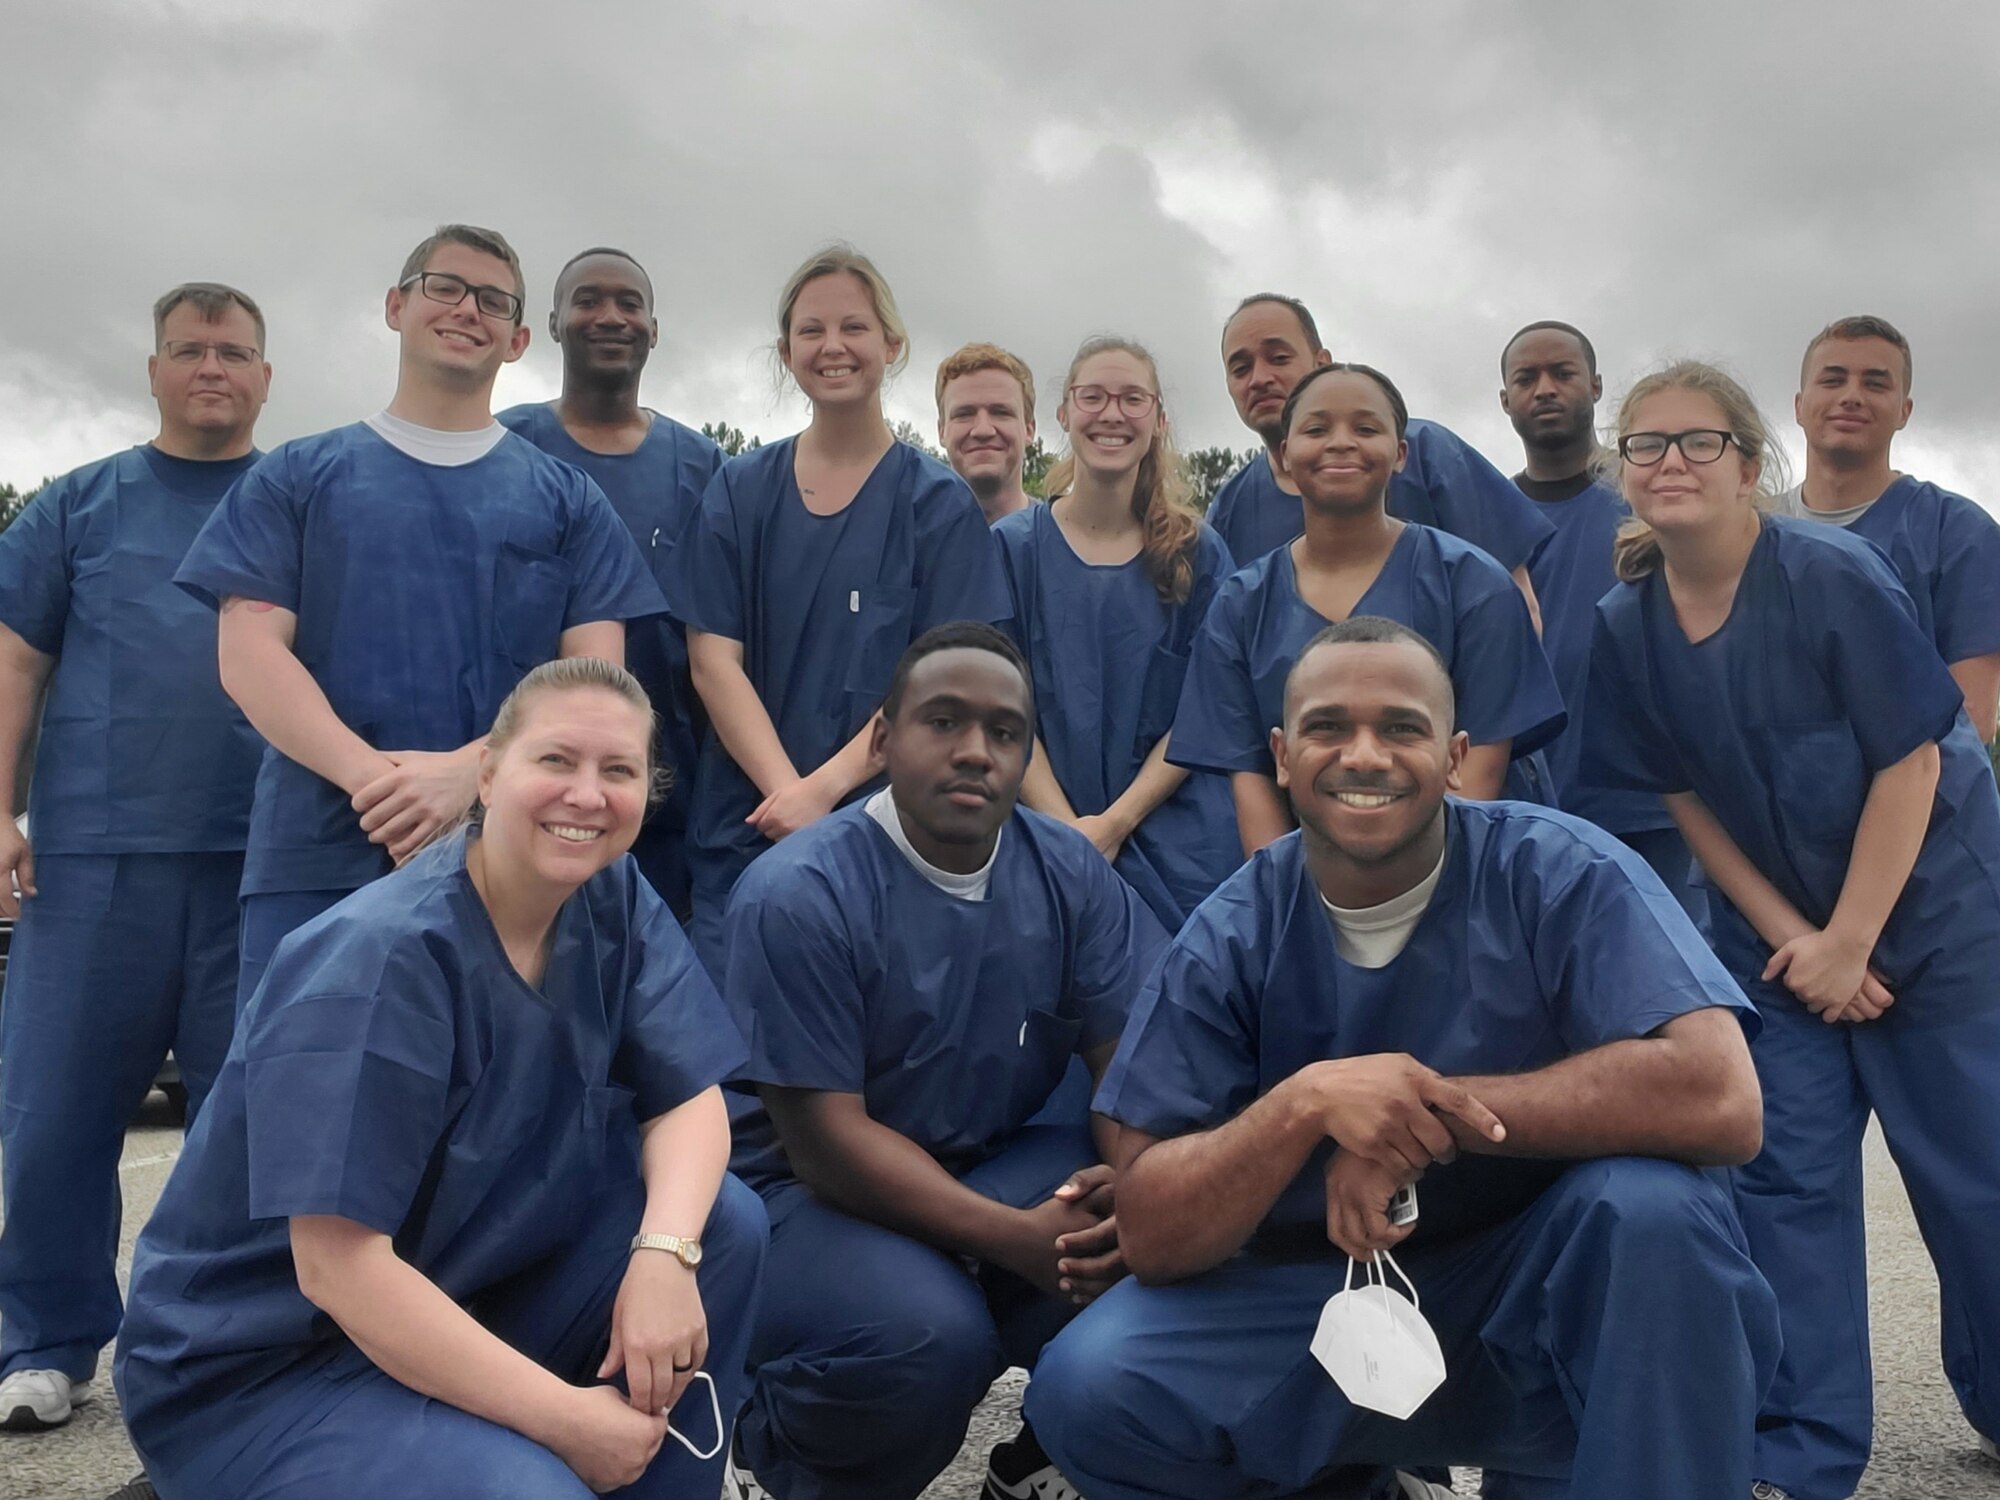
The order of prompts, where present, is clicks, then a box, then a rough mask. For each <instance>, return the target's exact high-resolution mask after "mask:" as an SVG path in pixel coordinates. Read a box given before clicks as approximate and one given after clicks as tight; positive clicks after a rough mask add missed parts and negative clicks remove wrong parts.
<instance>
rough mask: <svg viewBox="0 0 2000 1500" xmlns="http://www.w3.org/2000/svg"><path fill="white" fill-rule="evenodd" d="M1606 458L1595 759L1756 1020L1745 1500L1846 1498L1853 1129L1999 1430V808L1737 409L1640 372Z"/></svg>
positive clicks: (1956, 726) (1862, 1438) (1925, 656)
mask: <svg viewBox="0 0 2000 1500" xmlns="http://www.w3.org/2000/svg"><path fill="white" fill-rule="evenodd" d="M1618 451H1619V456H1620V459H1621V466H1620V471H1619V477H1620V482H1621V486H1622V488H1623V490H1624V494H1625V499H1626V501H1627V503H1628V504H1630V506H1631V507H1632V510H1633V512H1634V515H1635V520H1634V521H1633V522H1632V523H1630V524H1629V525H1628V526H1627V528H1626V529H1625V531H1624V532H1623V533H1622V534H1621V536H1620V538H1619V542H1618V546H1617V551H1616V557H1615V565H1616V568H1617V572H1618V576H1619V577H1620V578H1621V579H1623V580H1624V582H1622V583H1621V584H1620V585H1619V586H1618V587H1616V588H1614V589H1613V590H1612V591H1611V592H1610V593H1609V594H1607V595H1605V597H1604V599H1603V600H1602V601H1601V602H1600V603H1599V604H1598V606H1597V626H1596V632H1595V635H1594V638H1593V641H1592V646H1591V664H1590V665H1591V673H1590V689H1589V703H1590V712H1589V713H1588V714H1587V715H1586V716H1585V720H1584V732H1585V742H1584V763H1585V766H1586V768H1587V770H1588V772H1589V774H1590V777H1591V779H1592V780H1593V781H1594V782H1595V783H1597V784H1599V785H1606V786H1621V787H1627V788H1630V789H1632V790H1636V791H1647V792H1654V793H1657V794H1659V795H1661V796H1662V797H1664V798H1665V801H1666V805H1667V810H1668V811H1669V812H1670V813H1672V814H1673V817H1674V820H1675V822H1676V823H1678V824H1679V825H1680V828H1681V832H1682V833H1683V834H1684V835H1685V836H1686V838H1687V841H1688V846H1689V847H1690V848H1691V849H1692V850H1693V851H1694V854H1695V857H1696V859H1698V860H1699V861H1700V862H1701V866H1702V868H1703V870H1704V871H1705V872H1706V873H1707V875H1708V879H1709V882H1710V884H1711V885H1712V886H1713V887H1714V891H1715V893H1716V899H1714V900H1712V901H1711V905H1710V911H1711V922H1712V925H1713V933H1712V938H1713V941H1714V944H1715V947H1716V951H1717V953H1718V955H1719V956H1720V957H1721V958H1722V960H1723V962H1724V963H1725V964H1726V965H1728V967H1729V969H1730V972H1731V973H1732V974H1733V975H1734V976H1735V978H1736V980H1737V982H1738V983H1739V984H1741V985H1742V986H1743V988H1744V990H1745V992H1746V993H1747V994H1748V995H1749V996H1750V998H1751V999H1752V1000H1753V1001H1755V1002H1756V1005H1757V1009H1758V1011H1759V1012H1760V1013H1761V1015H1762V1017H1763V1027H1762V1031H1761V1032H1760V1034H1759V1035H1758V1036H1757V1037H1756V1039H1755V1042H1754V1045H1753V1047H1752V1055H1753V1057H1754V1058H1755V1060H1756V1063H1757V1071H1758V1073H1759V1075H1760V1077H1761V1079H1762V1082H1763V1085H1764V1148H1763V1151H1762V1153H1761V1154H1760V1155H1759V1156H1758V1157H1757V1158H1756V1160H1754V1161H1753V1162H1751V1163H1750V1165H1748V1166H1747V1167H1742V1168H1739V1169H1738V1170H1737V1172H1736V1199H1737V1207H1738V1210H1739V1212H1740V1213H1741V1215H1742V1219H1743V1227H1744V1229H1745V1231H1746V1233H1747V1234H1748V1236H1749V1242H1750V1250H1751V1253H1752V1255H1753V1256H1754V1257H1755V1258H1756V1260H1757V1262H1758V1264H1759V1266H1760V1267H1761V1269H1762V1270H1763V1272H1764V1274H1765V1276H1766V1277H1767V1278H1768V1279H1769V1280H1770V1283H1771V1285H1772V1287H1773V1289H1774V1290H1775V1291H1776V1292H1777V1294H1778V1307H1779V1315H1780V1318H1781V1321H1782V1326H1783V1332H1784V1345H1785V1348H1784V1357H1783V1359H1782V1360H1781V1362H1780V1364H1779V1366H1778V1376H1777V1380H1776V1382H1775V1383H1774V1384H1773V1386H1772V1388H1771V1392H1770V1395H1769V1397H1768V1398H1767V1400H1766V1403H1765V1408H1764V1412H1763V1414H1762V1415H1761V1416H1760V1417H1759V1419H1758V1423H1757V1454H1756V1456H1757V1468H1756V1476H1757V1479H1758V1481H1759V1483H1758V1486H1757V1489H1756V1493H1757V1494H1759V1495H1762V1494H1766V1493H1774V1494H1781V1495H1790V1496H1796V1497H1800V1500H1805V1497H1812V1500H1819V1497H1827V1500H1835V1497H1839V1496H1843V1495H1850V1494H1852V1493H1853V1492H1854V1488H1855V1485H1856V1483H1857V1482H1858V1481H1859V1480H1860V1477H1861V1473H1862V1470H1863V1468H1864V1467H1865V1466H1866V1464H1867V1461H1868V1449H1869V1441H1870V1435H1871V1434H1870V1410H1871V1397H1872V1389H1871V1382H1870V1372H1869V1358H1868V1328H1867V1318H1866V1310H1867V1306H1868V1289H1867V1258H1866V1252H1865V1249H1864V1244H1863V1223H1864V1207H1863V1202H1862V1192H1861V1187H1862V1174H1861V1139H1862V1133H1863V1131H1864V1130H1865V1129H1866V1127H1867V1123H1868V1116H1869V1114H1870V1113H1871V1112H1873V1113H1874V1114H1876V1115H1878V1116H1879V1117H1880V1119H1881V1122H1882V1131H1883V1134H1884V1135H1885V1136H1886V1137H1887V1138H1888V1142H1889V1149H1890V1152H1891V1153H1892V1154H1893V1155H1894V1157H1895V1159H1896V1164H1897V1166H1898V1167H1899V1168H1900V1169H1901V1171H1902V1175H1903V1183H1904V1185H1905V1186H1906V1187H1907V1188H1908V1189H1909V1193H1910V1198H1911V1201H1912V1202H1913V1204H1914V1205H1915V1207H1916V1212H1917V1219H1918V1221H1919V1222H1920V1223H1921V1224H1922V1225H1923V1229H1924V1241H1925V1244H1926V1245H1927V1246H1928V1248H1929V1250H1930V1253H1931V1258H1932V1260H1933V1262H1934V1263H1935V1265H1936V1267H1937V1272H1938V1279H1939V1281H1940V1283H1941V1286H1942V1292H1943V1302H1944V1308H1945V1315H1944V1320H1943V1321H1944V1364H1945V1371H1946V1374H1947V1375H1948V1376H1949V1378H1950V1380H1951V1382H1952V1385H1953V1387H1954V1388H1955V1390H1956V1391H1957V1394H1958V1398H1959V1401H1960V1403H1961V1405H1962V1406H1963V1407H1964V1409H1965V1411H1966V1414H1967V1416H1968V1417H1969V1418H1970V1419H1971V1421H1972V1424H1973V1426H1974V1427H1975V1428H1977V1429H1979V1431H1980V1432H1981V1433H1982V1434H1984V1435H1985V1436H1986V1437H1988V1438H1991V1437H1992V1436H1994V1435H1996V1434H2000V1257H1996V1256H1995V1255H1994V1253H1993V1247H1994V1246H1995V1245H1996V1244H2000V1158H1996V1156H1995V1154H1994V1151H1993V1142H1994V1141H1995V1140H2000V1093H1996V1092H1995V1090H1994V1087H1993V1079H1994V1078H1995V1077H1996V1076H2000V990H1996V987H1995V979H1994V976H1995V975H1996V974H2000V793H1996V790H1995V787H1994V781H1993V774H1992V771H1991V770H1990V768H1989V767H1988V764H1987V760H1986V755H1985V752H1984V749H1983V747H1982V746H1981V745H1980V744H1979V741H1978V737H1977V736H1976V735H1975V734H1974V732H1973V729H1972V725H1971V722H1970V720H1969V719H1967V717H1966V714H1965V709H1964V695H1963V693H1962V691H1961V690H1960V688H1959V686H1958V684H1957V683H1956V682H1955V681H1954V680H1953V678H1952V675H1951V672H1950V671H1949V670H1948V669H1947V668H1946V666H1945V664H1944V661H1943V660H1942V658H1940V657H1939V655H1938V653H1937V650H1936V648H1935V647H1934V646H1933V644H1932V642H1931V639H1930V637H1929V636H1928V635H1927V634H1926V633H1925V631H1924V630H1923V628H1922V626H1921V625H1920V624H1919V623H1918V618H1917V611H1916V608H1915V606H1914V605H1913V604H1912V603H1911V600H1910V597H1909V595H1908V594H1906V593H1905V592H1904V590H1903V587H1902V584H1901V583H1900V582H1899V581H1898V580H1897V577H1896V574H1895V572H1894V571H1893V570H1892V569H1891V567H1890V566H1889V563H1888V561H1887V560H1886V559H1885V558H1884V557H1883V556H1882V555H1881V554H1880V553H1878V552H1877V551H1876V550H1875V549H1874V548H1873V547H1872V546H1870V545H1869V544H1868V543H1866V542H1864V541H1860V540H1858V539H1857V538H1855V537H1852V536H1850V535H1848V534H1847V533H1845V532H1843V531H1840V530H1837V529H1836V528H1833V527H1830V526H1821V525H1819V524H1818V523H1816V522H1811V521H1796V520H1789V519H1785V518H1781V517H1777V516H1772V515H1768V514H1765V513H1764V510H1763V504H1764V502H1765V501H1767V500H1768V498H1769V496H1770V495H1771V494H1772V492H1773V490H1774V489H1775V488H1776V487H1778V486H1779V485H1780V484H1781V483H1782V481H1778V480H1775V479H1774V477H1773V476H1774V471H1775V469H1776V467H1777V464H1776V460H1777V455H1776V453H1775V452H1774V451H1773V448H1772V445H1771V442H1770V435H1769V431H1768V429H1767V427H1766V426H1765V423H1764V421H1763V419H1762V418H1761V417H1760V416H1759V415H1758V412H1757V408H1756V406H1755V404H1754V403H1753V402H1752V401H1751V399H1750V397H1749V395H1748V394H1747V393H1746V392H1745V391H1744V390H1743V388H1742V386H1740V385H1738V384H1737V383H1736V382H1735V381H1734V380H1732V379H1731V378H1730V377H1729V376H1728V375H1726V374H1724V373H1723V372H1721V371H1720V370H1717V369H1715V368H1713V367H1712V366H1708V365H1702V364H1695V363H1691V362H1690V363H1681V364H1676V365H1672V366H1669V367H1668V368H1666V369H1664V370H1661V371H1660V372H1658V373H1656V374H1653V375H1649V376H1647V377H1646V378H1645V379H1643V380H1641V381H1640V382H1639V383H1638V384H1637V385H1636V386H1634V387H1633V389H1632V392H1631V394H1630V395H1628V396H1627V397H1626V398H1625V402H1624V405H1623V407H1622V408H1621V410H1620V412H1619V418H1618ZM1639 978H1640V977H1639V976H1635V982H1638V981H1639Z"/></svg>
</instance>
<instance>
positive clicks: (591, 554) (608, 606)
mask: <svg viewBox="0 0 2000 1500" xmlns="http://www.w3.org/2000/svg"><path fill="white" fill-rule="evenodd" d="M571 472H572V473H574V474H575V476H576V478H577V480H578V481H580V482H579V484H578V485H577V487H576V489H574V490H573V491H572V494H571V505H570V521H569V525H568V526H567V527H566V528H565V530H564V533H563V560H564V562H566V563H567V564H568V565H569V569H568V571H569V598H568V600H567V601H566V603H565V604H564V607H563V629H565V630H568V629H569V628H570V627H572V626H575V625H586V624H589V623H591V622H592V621H596V620H641V619H645V618H647V617H648V616H650V615H658V614H664V613H665V612H666V608H667V602H666V600H665V599H663V598H661V597H660V589H659V585H658V584H656V583H654V582H653V574H652V571H651V570H650V569H649V568H647V566H646V560H645V558H644V557H643V556H642V555H641V554H640V552H639V547H638V544H637V543H636V542H634V541H633V540H632V533H631V531H630V530H629V529H628V528H627V527H626V525H625V523H624V522H623V521H621V520H619V519H618V512H617V511H616V510H614V509H612V506H611V502H610V501H609V500H607V499H605V497H604V491H603V490H601V489H599V488H598V487H597V481H596V480H594V479H591V478H590V477H588V476H587V475H585V474H584V473H583V472H582V471H581V470H572V471H571Z"/></svg>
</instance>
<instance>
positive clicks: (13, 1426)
mask: <svg viewBox="0 0 2000 1500" xmlns="http://www.w3.org/2000/svg"><path fill="white" fill-rule="evenodd" d="M89 1401H90V1382H89V1381H87V1380H85V1381H82V1382H80V1383H78V1384H76V1385H73V1386H71V1387H70V1392H69V1400H67V1401H64V1400H63V1399H62V1398H61V1397H55V1398H54V1399H52V1400H47V1401H32V1400H25V1399H23V1398H22V1397H20V1396H18V1395H15V1394H12V1393H10V1394H9V1395H8V1396H7V1397H6V1402H7V1405H6V1407H5V1408H4V1409H0V1432H48V1431H50V1430H51V1429H53V1428H57V1427H64V1426H67V1425H68V1424H69V1420H70V1418H71V1417H73V1416H75V1415H76V1409H77V1408H78V1407H79V1406H84V1405H87V1404H88V1403H89Z"/></svg>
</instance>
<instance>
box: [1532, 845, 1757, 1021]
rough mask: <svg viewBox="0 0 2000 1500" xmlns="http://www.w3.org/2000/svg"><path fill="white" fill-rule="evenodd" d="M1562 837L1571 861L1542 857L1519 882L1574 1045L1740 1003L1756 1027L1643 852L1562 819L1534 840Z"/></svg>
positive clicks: (1742, 1016) (1539, 966)
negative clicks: (1565, 825) (1574, 828)
mask: <svg viewBox="0 0 2000 1500" xmlns="http://www.w3.org/2000/svg"><path fill="white" fill-rule="evenodd" d="M1557 840H1561V841H1562V843H1563V844H1565V845H1568V846H1569V849H1568V854H1567V857H1565V858H1562V859H1561V864H1562V865H1567V866H1568V868H1567V869H1560V868H1558V869H1556V870H1554V871H1552V870H1551V868H1550V867H1551V866H1552V865H1555V864H1556V863H1557V862H1556V860H1555V859H1544V860H1539V861H1537V863H1538V864H1539V865H1540V866H1541V868H1540V870H1539V871H1538V872H1537V873H1536V874H1535V875H1531V876H1526V877H1521V878H1516V879H1515V880H1514V881H1513V885H1514V889H1515V890H1516V891H1517V892H1527V893H1531V895H1530V899H1532V900H1534V901H1535V903H1536V910H1535V911H1534V913H1533V914H1532V918H1531V921H1530V923H1529V932H1530V939H1531V942H1532V944H1533V948H1534V963H1535V969H1536V972H1537V975H1538V977H1539V979H1540V981H1541V985H1542V992H1543V993H1544V994H1546V995H1548V996H1550V997H1551V998H1552V1000H1553V1010H1554V1015H1555V1022H1556V1028H1557V1030H1558V1032H1559V1033H1560V1034H1561V1036H1562V1039H1563V1043H1564V1046H1565V1047H1566V1048H1567V1050H1568V1051H1570V1052H1571V1053H1576V1052H1582V1051H1584V1050H1586V1049H1588V1048H1591V1047H1601V1046H1603V1045H1605V1044H1606V1043H1608V1042H1617V1041H1626V1040H1629V1039H1631V1038H1634V1037H1642V1036H1645V1035H1647V1034H1648V1033H1650V1032H1652V1031H1654V1030H1656V1029H1658V1028H1659V1027H1661V1026H1664V1025H1665V1024H1666V1023H1667V1022H1669V1021H1671V1020H1674V1019H1675V1018H1676V1017H1679V1016H1684V1015H1687V1014H1689V1013H1691V1012H1693V1011H1697V1010H1708V1009H1712V1008H1715V1007H1721V1008H1723V1009H1726V1010H1730V1011H1733V1012H1735V1013H1736V1015H1737V1017H1738V1019H1739V1020H1740V1021H1741V1022H1742V1023H1743V1025H1744V1027H1745V1029H1746V1031H1747V1032H1748V1033H1749V1034H1750V1035H1751V1036H1753V1037H1754V1036H1755V1035H1756V1033H1757V1029H1758V1026H1759V1024H1760V1023H1759V1022H1758V1019H1757V1013H1756V1011H1755V1010H1754V1009H1753V1008H1752V1007H1751V1005H1750V1002H1749V1000H1748V999H1746V998H1745V997H1744V994H1743V991H1742V990H1741V989H1740V988H1739V987H1738V986H1737V984H1736V981H1735V980H1733V979H1731V978H1730V977H1729V971H1728V970H1727V969H1725V968H1724V967H1723V966H1722V963H1721V961H1720V960H1719V959H1717V958H1716V956H1715V954H1714V953H1713V951H1711V950H1710V948H1709V946H1708V943H1707V941H1706V940H1705V939H1704V938H1703V937H1702V935H1701V933H1700V932H1699V931H1697V930H1696V928H1695V926H1694V923H1693V922H1692V921H1691V920H1690V919H1689V917H1688V915H1687V913H1686V912H1685V911H1683V910H1682V909H1681V907H1680V904H1679V903H1678V902H1677V901H1676V900H1675V899H1674V898H1673V897H1672V896H1671V895H1669V894H1668V893H1667V888H1666V887H1665V886H1664V885H1662V884H1661V883H1660V878H1659V877H1658V876H1657V875H1655V874H1654V873H1653V871H1652V870H1651V869H1650V868H1649V867H1648V866H1647V865H1646V862H1645V861H1644V860H1643V859H1641V858H1640V857H1639V856H1638V855H1636V854H1634V853H1632V852H1631V851H1630V850H1628V849H1626V848H1624V846H1623V845H1619V844H1616V842H1615V841H1614V840H1613V839H1611V838H1610V837H1609V836H1608V835H1605V836H1602V837H1601V838H1600V839H1599V840H1598V842H1597V843H1595V844H1592V843H1586V842H1585V841H1584V840H1583V839H1582V838H1581V837H1579V836H1577V835H1575V834H1572V833H1569V832H1568V831H1567V830H1566V829H1561V828H1559V827H1556V826H1554V825H1550V826H1548V827H1546V828H1545V829H1544V830H1542V831H1541V832H1540V833H1538V835H1537V836H1536V840H1535V842H1536V843H1537V844H1541V845H1543V846H1545V847H1546V846H1552V845H1554V843H1555V841H1557ZM1530 847H1532V846H1530ZM1517 899H1518V898H1517Z"/></svg>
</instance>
